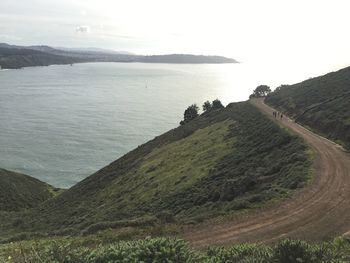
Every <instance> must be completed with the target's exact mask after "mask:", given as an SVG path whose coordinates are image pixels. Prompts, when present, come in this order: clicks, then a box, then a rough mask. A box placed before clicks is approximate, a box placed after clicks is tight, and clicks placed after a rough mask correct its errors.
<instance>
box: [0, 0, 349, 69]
mask: <svg viewBox="0 0 350 263" xmlns="http://www.w3.org/2000/svg"><path fill="white" fill-rule="evenodd" d="M349 3H350V1H348V0H343V1H340V0H331V1H322V0H317V1H316V0H315V1H313V0H303V1H299V0H291V1H283V0H264V1H263V0H254V1H253V0H242V1H234V0H215V1H214V0H212V1H206V0H198V1H197V0H176V1H174V0H171V1H170V0H147V1H145V0H124V1H120V0H1V1H0V42H7V43H13V44H21V45H32V44H45V45H52V46H58V47H60V46H65V47H100V48H109V49H114V50H126V51H131V52H135V53H140V54H164V53H194V54H217V55H225V56H229V57H233V58H235V59H237V60H239V61H241V62H244V63H251V62H252V61H255V62H260V63H270V64H275V65H276V64H281V65H294V67H295V66H296V65H300V64H302V65H303V66H304V67H313V66H317V67H320V68H322V70H333V69H338V68H341V67H345V66H348V65H349V64H350V51H349V50H350V48H349V47H350V34H349V28H350V15H349V12H350V4H349ZM290 68H291V67H290Z"/></svg>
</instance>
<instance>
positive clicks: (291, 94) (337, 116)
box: [266, 67, 350, 148]
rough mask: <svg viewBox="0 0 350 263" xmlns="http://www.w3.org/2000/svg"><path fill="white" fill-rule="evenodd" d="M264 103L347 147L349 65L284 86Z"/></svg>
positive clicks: (349, 86)
mask: <svg viewBox="0 0 350 263" xmlns="http://www.w3.org/2000/svg"><path fill="white" fill-rule="evenodd" d="M266 102H267V103H268V104H270V105H272V106H274V107H277V108H279V109H280V110H282V111H285V112H287V113H288V114H289V115H291V116H293V117H296V118H297V121H298V122H301V123H303V124H304V125H307V126H309V127H310V128H312V129H313V130H315V131H317V132H319V133H320V134H322V135H324V136H326V137H328V138H330V139H332V140H336V141H339V142H341V143H343V144H344V145H346V146H347V147H348V148H350V132H349V131H350V107H349V105H350V67H348V68H344V69H342V70H339V71H337V72H332V73H329V74H327V75H324V76H321V77H317V78H313V79H310V80H306V81H303V82H301V83H298V84H295V85H290V86H284V87H283V88H282V89H280V90H278V91H275V92H273V93H272V94H271V95H269V96H268V97H267V98H266ZM304 112H305V113H304ZM303 113H304V114H303Z"/></svg>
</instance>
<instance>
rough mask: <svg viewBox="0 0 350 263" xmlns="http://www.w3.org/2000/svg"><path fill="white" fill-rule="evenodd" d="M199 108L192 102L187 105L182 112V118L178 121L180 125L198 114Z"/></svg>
mask: <svg viewBox="0 0 350 263" xmlns="http://www.w3.org/2000/svg"><path fill="white" fill-rule="evenodd" d="M198 111H199V108H198V106H197V105H196V104H192V105H190V106H188V107H187V109H186V110H185V112H184V119H183V121H181V122H180V124H181V125H184V124H185V123H187V122H190V121H192V120H194V119H195V118H197V117H198V116H199V113H198Z"/></svg>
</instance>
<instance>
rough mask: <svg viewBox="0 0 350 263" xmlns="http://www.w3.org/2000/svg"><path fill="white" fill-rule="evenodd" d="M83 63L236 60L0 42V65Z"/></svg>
mask: <svg viewBox="0 0 350 263" xmlns="http://www.w3.org/2000/svg"><path fill="white" fill-rule="evenodd" d="M82 62H144V63H194V64H198V63H237V61H236V60H234V59H230V58H225V57H220V56H197V55H186V54H173V55H157V56H141V55H134V54H131V53H128V52H125V51H123V52H117V51H111V50H105V49H96V48H86V49H84V48H78V49H74V48H72V49H70V48H62V49H58V48H52V47H49V46H27V47H26V46H15V45H9V44H6V43H0V66H1V67H2V68H12V69H13V68H22V67H29V66H48V65H53V64H73V63H82Z"/></svg>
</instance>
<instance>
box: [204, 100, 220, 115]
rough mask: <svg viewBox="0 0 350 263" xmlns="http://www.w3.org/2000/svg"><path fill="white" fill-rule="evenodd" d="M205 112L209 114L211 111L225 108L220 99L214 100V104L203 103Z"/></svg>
mask: <svg viewBox="0 0 350 263" xmlns="http://www.w3.org/2000/svg"><path fill="white" fill-rule="evenodd" d="M202 108H203V112H209V111H211V110H220V109H223V108H225V107H224V105H222V103H221V101H220V100H219V99H215V100H213V102H210V101H208V100H207V101H206V102H204V103H203V106H202Z"/></svg>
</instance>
